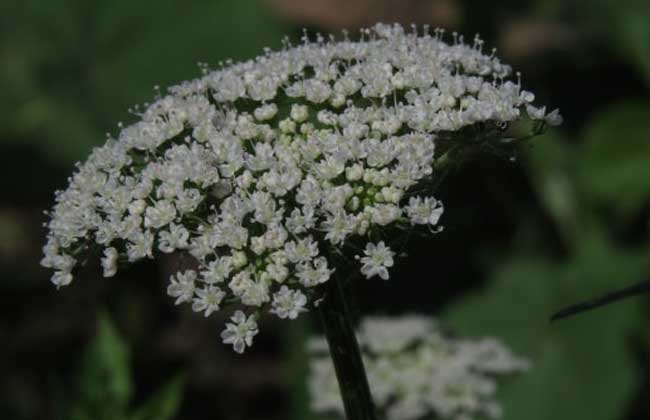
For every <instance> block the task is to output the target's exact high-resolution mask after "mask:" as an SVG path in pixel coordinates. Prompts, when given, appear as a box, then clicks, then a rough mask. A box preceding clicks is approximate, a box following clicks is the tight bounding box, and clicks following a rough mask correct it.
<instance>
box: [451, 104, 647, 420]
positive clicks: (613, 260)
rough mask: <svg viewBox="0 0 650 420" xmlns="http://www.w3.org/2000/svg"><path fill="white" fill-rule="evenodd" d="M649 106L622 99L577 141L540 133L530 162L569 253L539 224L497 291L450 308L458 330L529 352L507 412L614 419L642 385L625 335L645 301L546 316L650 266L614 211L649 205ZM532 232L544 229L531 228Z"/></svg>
mask: <svg viewBox="0 0 650 420" xmlns="http://www.w3.org/2000/svg"><path fill="white" fill-rule="evenodd" d="M649 110H650V108H649V107H648V106H647V105H644V104H635V103H630V104H623V105H620V106H618V107H615V108H613V109H612V110H610V111H609V112H606V113H603V114H601V115H599V116H598V117H596V118H595V121H594V122H593V123H592V124H589V125H588V128H587V129H586V130H585V133H584V135H583V136H582V137H583V141H582V142H581V143H580V144H577V145H571V144H569V143H567V142H566V141H563V140H562V139H561V138H560V137H559V136H557V135H556V136H546V137H545V138H542V139H539V142H537V143H536V144H535V147H534V148H533V149H532V150H531V153H529V156H528V162H529V165H528V169H529V172H530V177H531V180H532V183H533V185H534V187H535V189H536V191H537V193H538V195H539V200H540V202H541V203H542V205H543V206H544V207H545V209H546V211H547V213H548V214H549V215H550V216H551V218H552V220H553V222H554V225H553V226H551V230H553V231H557V232H559V233H560V234H561V235H560V236H561V239H562V240H563V241H564V244H565V245H566V249H567V255H566V256H564V257H562V258H551V257H544V254H546V249H547V248H545V244H544V243H543V242H541V241H540V239H539V238H541V237H543V236H542V235H541V233H540V232H538V233H539V234H538V235H534V239H533V240H532V241H531V240H530V239H529V238H524V239H523V242H522V241H520V243H517V244H515V246H514V247H513V248H514V249H515V250H516V251H514V252H513V254H512V255H510V256H509V257H508V258H507V259H506V261H505V262H503V263H501V264H500V266H498V268H497V269H496V271H495V272H494V273H493V274H492V276H491V281H490V282H489V287H488V288H486V289H485V290H483V291H481V292H479V293H476V294H474V295H473V296H470V297H468V298H466V299H464V300H463V301H462V302H460V304H458V305H456V306H454V307H452V308H451V309H450V310H449V314H448V315H449V318H448V321H450V322H451V323H452V324H453V325H455V326H456V327H458V328H459V330H460V332H462V333H464V334H472V335H479V336H480V335H485V334H486V333H487V334H493V335H495V336H497V337H499V338H502V339H504V340H505V341H506V342H507V343H508V344H511V345H512V346H513V348H514V349H515V350H516V351H518V352H521V353H522V354H527V355H529V357H531V359H532V361H533V369H532V370H531V372H530V373H529V374H528V375H524V377H522V378H521V379H517V380H516V383H513V384H512V386H510V387H508V388H507V389H506V391H505V392H504V393H503V400H504V408H505V417H504V419H506V420H508V419H522V418H525V419H527V420H537V419H539V420H544V419H549V418H553V419H558V420H561V419H567V420H568V419H572V420H575V419H582V418H585V419H587V418H588V419H590V420H599V419H602V420H611V419H614V418H618V417H619V416H620V415H621V413H623V412H624V411H625V407H626V406H627V404H628V403H629V402H630V400H631V398H632V397H633V396H634V393H635V392H636V389H637V388H636V386H637V382H638V380H639V378H638V377H637V375H638V373H639V372H638V370H637V369H636V366H635V362H634V359H633V354H632V352H631V348H630V346H629V344H630V343H629V342H628V340H627V339H628V337H629V336H630V335H631V334H632V333H634V332H638V331H639V330H641V329H642V328H643V325H645V323H646V319H645V317H644V315H643V311H642V310H641V309H642V308H641V305H642V303H643V300H642V299H631V300H628V301H624V302H621V303H617V304H616V305H613V306H611V307H606V308H603V309H599V310H598V311H594V312H590V313H588V314H584V315H582V316H578V317H576V318H573V319H569V320H565V321H559V322H557V323H555V324H550V323H549V322H548V319H549V316H550V315H551V314H552V313H553V312H555V311H557V310H558V309H560V308H561V307H564V306H566V305H568V304H572V303H575V302H578V301H582V300H585V299H587V298H591V297H594V296H599V295H602V294H603V293H606V292H608V291H611V290H613V289H618V288H622V287H625V286H628V285H631V284H633V283H636V282H638V281H641V280H642V279H645V278H646V277H647V276H648V274H649V273H650V254H648V252H647V248H646V246H647V244H644V245H642V246H637V247H631V246H627V247H623V246H621V245H619V244H618V242H617V241H616V240H615V239H614V235H613V233H614V232H613V230H615V228H617V227H620V225H622V224H624V223H625V222H626V221H627V220H628V219H627V218H621V219H615V220H614V221H615V222H616V223H612V220H611V217H610V216H609V215H610V214H611V213H613V214H618V215H627V216H629V215H635V214H639V212H640V211H641V209H642V208H643V207H644V206H646V205H647V204H648V202H650V138H649V137H648V134H647V133H648V128H650V127H648V119H647V116H648V115H650V114H649V113H648V111H649ZM603 206H605V207H606V208H607V209H608V210H609V211H608V212H603V211H601V207H603ZM531 229H532V230H533V231H534V230H535V229H537V230H538V231H539V230H540V229H542V227H540V224H539V223H538V224H534V226H531V222H530V221H527V222H525V223H524V224H523V227H522V230H531ZM544 229H546V228H544ZM526 241H528V242H526Z"/></svg>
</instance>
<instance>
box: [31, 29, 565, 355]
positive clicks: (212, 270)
mask: <svg viewBox="0 0 650 420" xmlns="http://www.w3.org/2000/svg"><path fill="white" fill-rule="evenodd" d="M361 35H362V39H361V40H360V41H354V42H353V41H350V40H347V39H346V40H344V41H340V42H335V41H325V40H324V39H322V38H320V37H319V39H318V40H317V41H316V42H309V41H308V40H305V42H304V43H303V44H301V45H299V46H296V47H291V46H287V47H286V48H285V49H284V50H282V51H278V52H270V51H268V52H267V53H266V54H265V55H264V56H262V57H259V58H257V59H256V60H252V61H247V62H243V63H239V64H231V63H229V65H228V66H225V67H223V68H221V69H219V70H216V71H208V70H207V69H205V71H204V74H203V76H202V77H200V78H198V79H195V80H192V81H188V82H184V83H182V84H180V85H178V86H174V87H172V88H170V89H169V92H168V94H167V95H165V96H160V97H158V98H157V100H156V101H155V102H154V103H152V104H149V105H148V106H147V108H146V109H145V110H144V111H142V112H141V113H140V114H139V115H140V116H141V120H140V121H139V122H136V123H134V124H132V125H129V126H127V127H123V128H122V129H121V131H120V133H119V135H118V136H116V138H110V139H109V140H108V141H107V143H106V144H105V145H104V146H102V147H99V148H96V149H95V150H93V152H92V154H91V155H90V157H89V158H88V160H87V161H86V162H85V163H83V164H80V165H79V166H78V168H77V172H76V173H75V174H74V175H73V176H72V177H71V178H70V180H69V181H70V182H69V186H68V188H67V189H66V190H64V191H59V192H57V194H56V205H55V207H54V209H53V211H52V212H51V214H50V216H51V220H50V221H49V223H48V224H47V228H48V229H49V234H48V240H47V244H46V246H45V247H44V254H45V257H44V259H43V261H42V264H43V265H44V266H46V267H50V268H52V269H54V271H55V272H54V275H53V277H52V282H53V283H54V284H55V285H57V286H65V285H68V284H69V283H70V282H71V281H72V279H73V270H74V268H75V267H76V266H77V265H78V264H79V263H80V262H81V261H82V260H84V259H85V258H87V257H88V256H89V255H92V254H95V255H101V256H102V260H101V264H102V267H103V269H104V275H105V276H106V277H110V276H113V275H115V274H116V272H117V270H118V267H122V266H124V265H126V264H127V263H133V262H136V261H138V260H141V259H143V258H154V256H155V255H156V254H159V253H164V254H168V253H174V252H181V253H186V254H189V255H190V256H192V257H193V259H194V260H195V262H194V263H192V265H191V266H189V267H188V268H187V269H186V270H184V271H181V272H178V273H176V274H174V275H173V276H172V277H171V280H170V284H169V287H168V289H167V290H168V293H169V295H171V296H172V297H173V298H175V299H176V303H177V304H180V303H184V302H187V303H190V304H191V305H192V308H193V309H194V310H195V311H198V312H202V313H204V314H205V315H206V316H208V315H210V314H211V313H213V312H215V311H218V310H219V309H220V308H221V307H222V306H223V305H226V304H240V305H243V307H248V309H247V310H248V311H253V312H255V314H257V313H258V312H259V311H260V310H268V311H269V312H271V313H273V314H275V315H277V316H278V317H280V318H290V319H292V318H295V317H296V316H298V314H299V313H301V312H303V311H305V310H306V307H307V306H308V304H309V303H311V302H313V301H314V300H315V297H314V296H315V290H314V288H315V286H318V285H320V284H322V283H324V282H326V281H327V280H328V279H329V278H330V275H331V274H332V272H333V270H334V269H333V267H332V265H333V263H332V261H331V259H329V255H330V251H332V250H336V251H339V253H340V248H342V247H344V246H348V245H349V244H350V243H351V241H354V240H356V241H359V242H361V243H360V244H357V245H358V246H360V247H361V248H363V247H364V242H365V243H367V247H366V250H365V255H364V256H363V257H362V258H360V263H361V264H362V268H361V271H362V273H363V274H364V275H366V276H367V277H371V276H374V275H377V276H379V277H381V278H383V279H387V278H388V276H389V274H388V268H389V267H391V266H392V265H393V255H394V254H393V252H392V251H391V250H390V248H389V247H388V246H386V244H385V243H384V242H382V241H380V239H381V237H382V234H383V233H384V231H385V230H386V229H388V228H397V229H411V228H413V227H417V226H425V227H426V226H428V227H429V228H430V229H432V230H433V228H432V227H433V226H435V225H436V224H437V223H438V220H439V218H440V215H441V214H442V211H443V207H442V205H441V203H440V202H439V201H437V200H436V199H434V198H433V197H432V196H431V194H432V192H431V191H430V189H429V190H427V188H426V186H427V185H428V184H427V183H430V182H431V180H432V179H433V178H434V177H435V176H436V172H435V170H434V169H435V168H436V160H435V159H434V152H435V151H438V152H439V151H440V150H445V148H453V147H456V146H457V145H461V144H463V139H465V138H466V137H467V136H466V135H465V134H466V133H465V132H464V131H463V130H466V129H473V130H474V131H472V132H471V134H472V135H471V136H469V138H470V140H471V141H474V140H475V139H476V138H478V137H477V136H478V134H480V133H486V132H489V131H490V130H493V129H495V127H503V125H504V124H505V123H507V122H511V121H514V120H518V119H520V118H521V117H522V115H524V113H525V112H526V111H525V110H526V109H528V111H527V112H528V114H530V115H531V116H532V117H533V118H535V119H538V120H540V122H539V124H545V123H544V122H543V121H546V123H556V122H558V121H559V116H558V114H557V112H553V113H550V114H548V115H547V114H545V110H544V109H542V108H539V109H538V108H532V105H530V102H531V101H532V100H533V94H532V93H530V92H526V91H523V90H521V87H520V83H519V82H517V83H514V82H512V81H509V80H507V77H508V76H509V74H510V72H511V71H510V67H509V66H507V65H504V64H502V63H501V62H500V61H499V60H498V59H497V58H496V57H494V56H493V54H492V55H486V54H484V53H482V51H481V46H482V41H481V40H480V39H478V38H477V39H476V40H475V42H474V43H473V44H472V45H466V44H464V43H463V42H462V40H458V39H456V40H455V41H454V43H453V44H447V43H445V42H443V40H442V34H441V32H440V31H436V32H435V34H434V35H429V34H424V35H422V34H419V33H418V32H417V31H415V30H414V31H413V32H411V33H409V32H407V31H405V30H404V29H403V28H402V27H400V26H398V25H394V26H387V25H377V26H376V27H374V28H373V29H372V30H364V31H362V34H361ZM463 133H465V134H463ZM416 225H417V226H416ZM371 239H372V240H371ZM368 242H369V243H368ZM243 307H242V308H243ZM243 309H246V308H243ZM233 322H234V324H229V326H228V327H227V329H226V332H227V334H225V337H226V338H224V340H225V341H227V342H229V343H233V346H234V347H235V349H236V350H237V351H239V352H241V351H243V350H244V348H245V347H246V346H248V345H250V344H251V343H252V337H253V336H254V335H255V334H256V333H257V327H256V326H254V322H252V321H251V320H249V317H247V316H245V314H244V313H242V314H241V315H236V316H235V317H233ZM231 325H232V326H233V328H235V327H236V328H235V329H232V328H231ZM242 326H245V327H242ZM243 329H246V332H245V333H244V332H241V331H243ZM240 330H241V331H240ZM233 334H235V335H237V338H236V339H235V338H233V337H234V335H233ZM240 336H241V337H240ZM242 337H243V338H242ZM240 338H242V339H241V340H240ZM241 343H243V344H241Z"/></svg>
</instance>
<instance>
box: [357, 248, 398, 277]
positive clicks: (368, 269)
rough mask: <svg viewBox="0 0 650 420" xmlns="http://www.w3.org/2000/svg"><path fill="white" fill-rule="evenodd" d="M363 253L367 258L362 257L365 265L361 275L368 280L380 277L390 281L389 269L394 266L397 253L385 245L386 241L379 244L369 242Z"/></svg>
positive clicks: (362, 262) (362, 267)
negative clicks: (394, 257)
mask: <svg viewBox="0 0 650 420" xmlns="http://www.w3.org/2000/svg"><path fill="white" fill-rule="evenodd" d="M363 252H364V254H365V256H364V257H361V264H363V265H362V266H361V273H362V274H363V275H364V276H366V278H368V279H369V278H371V277H374V276H379V277H380V278H382V279H384V280H388V277H389V275H388V267H392V266H393V263H394V261H393V256H395V253H394V252H393V251H391V249H390V248H389V247H387V246H386V244H384V241H381V242H379V243H378V244H373V243H371V242H369V243H368V244H367V245H366V249H365V250H364V251H363Z"/></svg>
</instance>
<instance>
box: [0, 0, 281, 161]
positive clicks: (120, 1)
mask: <svg viewBox="0 0 650 420" xmlns="http://www.w3.org/2000/svg"><path fill="white" fill-rule="evenodd" d="M242 22H245V24H242ZM285 34H286V29H285V28H283V27H281V26H280V25H278V24H277V23H276V22H275V21H274V20H273V19H272V18H271V16H270V13H269V12H268V10H267V8H266V7H264V5H263V4H262V2H261V1H260V0H243V1H237V2H231V1H225V0H221V1H212V0H202V1H198V2H193V3H192V4H191V6H190V5H188V4H187V3H185V2H181V1H179V0H160V1H156V2H153V1H138V2H133V1H130V0H102V1H93V2H92V3H89V2H87V1H83V0H51V1H47V2H43V1H41V0H26V1H22V2H2V3H0V61H1V62H2V63H3V66H2V67H0V89H1V90H2V92H3V100H2V102H1V103H0V115H2V116H3V123H2V124H0V141H1V142H3V143H13V144H20V145H25V144H29V145H32V146H35V147H38V148H40V149H41V150H42V151H43V154H44V155H46V156H48V157H49V158H51V159H54V160H59V161H60V162H61V163H62V164H65V165H68V164H70V163H72V162H74V161H75V160H79V159H81V158H82V157H83V156H86V155H87V154H88V151H89V149H90V148H91V147H93V146H96V145H100V144H102V143H103V142H104V139H105V135H104V133H105V132H107V131H111V132H114V131H115V124H116V122H117V121H120V120H122V121H124V122H125V123H126V122H128V121H130V120H132V118H131V117H130V116H129V115H128V113H127V108H129V107H131V106H133V105H135V104H136V103H142V102H144V101H149V100H151V98H152V97H153V96H154V92H153V91H152V87H153V86H154V85H156V84H159V85H160V86H161V87H165V86H169V85H171V84H175V83H178V82H180V81H182V80H186V79H189V78H193V77H197V76H198V75H199V70H198V68H197V66H196V63H197V62H198V61H202V62H207V63H209V64H211V65H213V66H216V65H217V63H218V62H219V61H220V60H225V59H228V58H232V59H235V60H241V59H246V58H251V57H253V56H255V55H258V54H259V53H260V52H261V51H262V49H263V48H264V47H266V46H270V47H278V46H279V45H280V40H281V39H282V36H284V35H285Z"/></svg>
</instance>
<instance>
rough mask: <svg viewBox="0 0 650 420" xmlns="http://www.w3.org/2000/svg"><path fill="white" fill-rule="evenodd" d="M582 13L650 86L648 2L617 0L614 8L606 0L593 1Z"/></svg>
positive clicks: (649, 8) (649, 11)
mask: <svg viewBox="0 0 650 420" xmlns="http://www.w3.org/2000/svg"><path fill="white" fill-rule="evenodd" d="M580 3H581V2H580ZM581 9H583V8H581ZM584 11H585V12H586V16H588V17H590V18H591V19H592V20H593V23H592V25H593V29H594V30H595V31H597V32H598V34H600V35H604V41H606V42H607V43H609V44H610V46H611V48H612V50H613V51H616V52H618V53H619V54H620V55H621V56H622V57H623V58H624V59H626V60H627V61H629V62H630V64H632V65H634V66H636V67H637V68H638V70H639V73H640V75H641V76H642V77H643V78H644V80H645V81H646V83H647V84H650V43H649V42H648V40H649V39H650V25H648V21H649V20H650V2H647V1H638V0H619V1H618V2H616V5H615V6H614V5H612V2H611V1H609V0H596V1H592V2H590V4H589V7H586V8H584Z"/></svg>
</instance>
